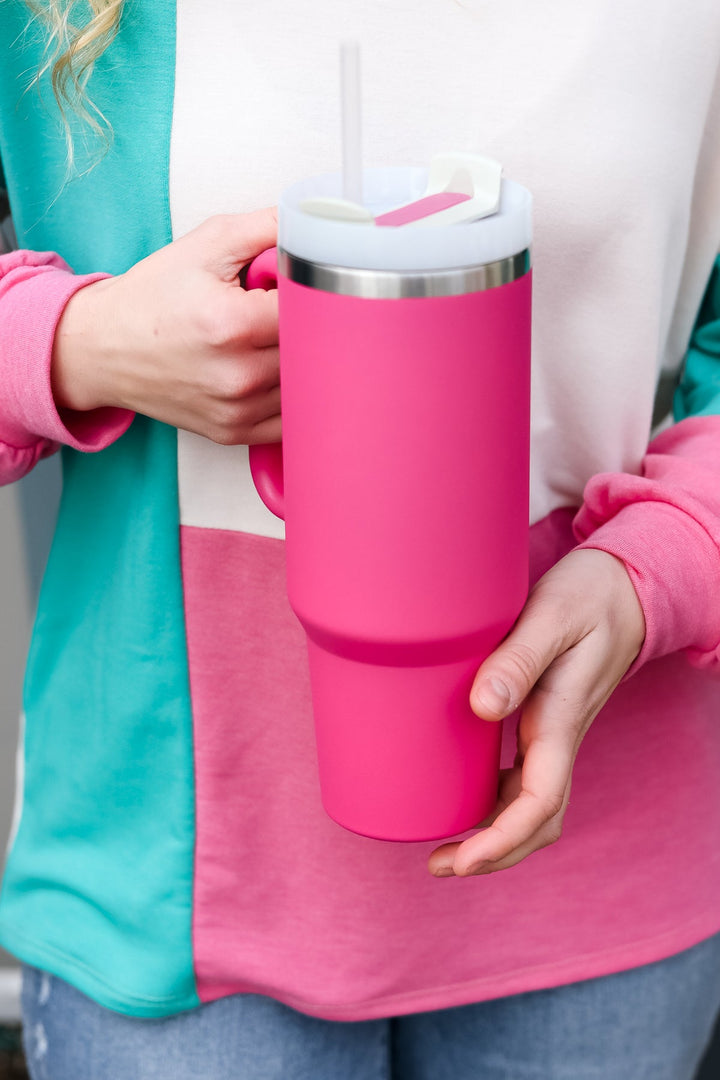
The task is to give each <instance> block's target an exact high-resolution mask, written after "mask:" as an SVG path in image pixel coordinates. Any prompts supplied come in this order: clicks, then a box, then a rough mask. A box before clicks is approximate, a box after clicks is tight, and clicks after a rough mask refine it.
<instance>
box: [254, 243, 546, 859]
mask: <svg viewBox="0 0 720 1080" xmlns="http://www.w3.org/2000/svg"><path fill="white" fill-rule="evenodd" d="M271 280H272V265H271V256H270V255H269V253H265V254H264V255H263V256H262V257H261V259H260V260H259V261H258V263H257V264H256V265H254V266H253V267H251V269H250V272H249V274H248V284H249V285H250V286H252V285H255V284H257V285H267V284H269V283H270V281H271ZM278 286H279V291H280V297H279V299H280V358H281V359H280V365H281V379H282V398H283V460H284V495H283V497H282V498H281V497H280V494H279V491H278V493H277V494H272V487H273V485H272V484H269V485H268V483H267V482H266V481H267V480H268V479H269V477H268V475H267V471H266V470H267V467H268V466H270V467H272V461H266V462H265V466H266V468H265V469H263V468H261V467H260V465H261V458H260V455H261V453H263V452H262V451H253V452H252V454H251V462H252V468H253V476H254V478H255V483H256V485H257V486H258V490H259V491H260V493H261V494H262V495H263V497H264V498H265V499H266V501H267V502H268V505H269V506H270V507H271V509H273V508H276V506H278V505H279V504H282V505H281V506H280V510H281V513H282V516H284V518H285V522H286V535H287V567H288V594H289V597H290V603H291V606H292V607H293V610H294V611H295V612H296V614H297V615H298V617H299V618H300V621H301V622H302V624H303V626H304V628H305V630H306V631H307V634H308V637H309V639H310V678H311V685H312V696H313V706H314V714H315V720H316V727H317V738H318V756H319V768H320V781H321V786H322V791H323V802H324V804H325V806H326V808H327V811H328V813H329V814H330V815H331V816H332V817H333V818H334V819H335V820H336V821H338V822H339V823H341V824H343V825H345V826H346V827H347V828H350V829H352V830H354V831H356V832H360V833H363V834H364V835H367V836H373V837H377V838H381V839H387V840H407V841H415V840H426V839H435V838H442V837H446V836H452V835H454V834H456V833H458V832H462V831H463V830H465V829H467V828H470V827H471V826H473V825H475V824H477V822H478V821H480V820H482V818H483V817H485V815H486V814H487V813H488V812H489V810H490V809H491V808H492V806H493V805H494V803H495V798H496V793H497V769H498V755H499V737H500V732H499V730H498V728H497V727H496V726H495V725H492V724H488V723H484V722H479V721H478V720H477V718H476V717H475V716H474V715H473V714H472V712H471V710H470V707H469V703H468V696H469V690H470V685H471V683H472V677H473V674H474V672H475V671H476V670H477V668H478V666H479V664H480V663H481V661H482V660H483V659H484V658H485V657H486V656H487V655H488V654H489V653H490V652H491V651H492V650H493V648H495V646H496V645H497V644H498V643H499V642H500V641H501V639H502V638H503V636H504V635H505V634H506V633H507V631H508V630H509V629H510V627H511V626H512V624H513V622H514V621H515V619H516V617H517V615H518V613H519V611H520V609H521V607H522V604H523V602H524V599H525V596H526V593H527V564H528V550H527V540H528V525H527V519H528V468H529V406H530V298H531V276H530V275H529V274H527V275H525V277H523V278H521V279H520V280H518V281H515V282H513V283H512V284H508V285H504V286H501V287H497V288H493V289H488V290H486V291H482V292H475V293H468V294H464V295H461V296H449V297H429V298H422V299H418V298H409V299H401V300H369V299H361V298H357V297H349V296H341V295H337V294H334V293H327V292H323V291H320V290H315V289H310V288H307V287H305V286H302V285H298V284H296V283H294V282H291V281H289V280H288V279H286V278H284V277H280V279H279V282H278ZM275 452H276V451H273V453H275ZM268 488H269V489H270V499H269V500H268Z"/></svg>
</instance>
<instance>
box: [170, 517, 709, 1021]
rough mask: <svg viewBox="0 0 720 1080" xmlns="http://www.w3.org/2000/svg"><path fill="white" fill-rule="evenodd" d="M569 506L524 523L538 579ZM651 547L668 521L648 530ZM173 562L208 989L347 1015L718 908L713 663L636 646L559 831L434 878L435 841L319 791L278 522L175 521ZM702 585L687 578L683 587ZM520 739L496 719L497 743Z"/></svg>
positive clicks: (632, 942)
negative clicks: (483, 868) (521, 855)
mask: <svg viewBox="0 0 720 1080" xmlns="http://www.w3.org/2000/svg"><path fill="white" fill-rule="evenodd" d="M571 519H572V512H571V511H568V512H565V511H557V512H556V513H555V514H553V515H552V516H551V517H550V518H548V519H546V520H545V521H544V522H542V523H540V524H539V525H537V526H535V527H534V528H533V529H532V532H531V553H532V577H533V579H534V578H536V577H537V576H538V575H539V574H540V573H541V572H543V571H544V570H545V569H546V568H548V567H549V566H550V565H551V564H552V563H554V562H555V561H557V559H558V558H560V557H561V556H562V555H563V554H564V553H565V552H566V551H567V550H568V549H569V548H570V547H571V546H572V544H573V537H572V533H571ZM653 553H654V557H655V559H657V558H658V556H659V555H660V557H661V556H662V537H661V536H659V535H657V534H653V533H652V532H648V533H646V557H647V558H648V559H652V558H653ZM182 565H183V576H184V583H185V595H186V604H187V631H188V649H189V662H190V682H191V691H192V698H193V712H194V725H195V754H196V784H197V846H196V880H195V914H194V927H193V933H194V949H195V961H196V973H197V980H198V990H199V994H200V996H201V998H202V999H203V1000H206V1001H208V1000H212V999H214V998H217V997H220V996H222V995H223V994H227V993H232V992H237V991H251V992H259V993H267V994H271V995H272V996H275V997H277V998H279V999H280V1000H282V1001H285V1002H287V1003H288V1004H290V1005H292V1006H294V1007H296V1008H299V1009H301V1010H303V1011H306V1012H308V1013H311V1014H314V1015H318V1016H324V1017H328V1018H330V1019H344V1020H359V1019H365V1018H371V1017H377V1016H387V1015H392V1014H398V1013H407V1012H411V1011H416V1010H424V1009H434V1008H442V1007H447V1006H451V1005H461V1004H465V1003H468V1002H471V1001H480V1000H484V999H487V998H491V997H495V996H500V995H503V994H512V993H520V992H522V991H525V990H532V989H537V988H541V987H545V986H553V985H560V984H562V983H565V982H571V981H574V980H577V979H582V978H588V977H591V976H595V975H602V974H606V973H608V972H611V971H617V970H621V969H623V968H628V967H632V966H635V965H637V964H642V963H648V962H650V961H653V960H656V959H660V958H661V957H664V956H667V955H669V954H670V953H672V952H676V951H679V950H680V949H683V948H685V947H687V946H690V945H692V944H694V943H695V942H697V941H699V940H701V939H702V938H704V937H707V936H708V935H710V934H711V933H714V932H715V931H717V930H718V929H720V908H719V907H718V903H717V897H718V895H719V894H720V850H719V849H718V846H717V843H716V841H715V839H714V838H715V837H716V836H717V835H718V831H719V830H720V800H719V799H718V797H717V785H718V777H720V744H719V742H718V739H717V719H718V715H720V682H718V681H717V680H714V679H712V678H711V677H709V676H708V675H707V673H705V672H702V671H698V670H694V669H693V668H691V667H689V666H688V665H687V663H686V661H685V658H684V657H682V656H679V655H676V656H672V657H669V658H668V659H667V660H665V661H662V662H658V663H648V664H646V665H645V666H644V667H643V668H642V669H641V670H640V671H639V672H638V673H637V674H636V675H635V676H634V677H633V678H632V679H631V680H629V681H628V682H627V683H625V684H624V685H623V686H621V687H620V689H619V690H618V691H617V692H616V694H615V695H614V696H613V698H612V699H611V701H610V703H609V704H608V705H607V706H606V707H605V709H604V710H603V711H602V713H601V714H600V716H599V717H598V719H597V720H596V721H595V723H594V725H593V727H592V728H591V730H590V732H589V734H588V736H587V738H586V739H585V742H584V744H583V747H582V748H581V750H580V754H579V757H578V760H577V764H576V768H575V779H574V784H573V795H572V799H571V802H570V808H569V810H568V814H567V818H566V826H565V833H564V836H563V838H562V839H561V841H560V842H559V843H558V844H557V845H555V846H554V847H552V848H548V849H545V850H544V851H542V852H539V853H538V854H536V855H533V856H532V857H531V858H530V859H529V860H527V861H526V862H524V863H522V864H521V865H520V866H517V867H515V868H514V869H512V870H510V871H506V872H503V873H500V874H495V875H492V876H491V877H481V878H474V879H472V878H471V879H466V880H454V879H443V880H438V879H435V878H433V877H431V876H430V875H429V873H428V871H427V869H426V861H427V856H428V854H429V852H430V851H431V850H432V848H433V846H435V845H433V844H392V843H382V842H378V841H376V840H370V839H366V838H364V837H361V836H357V835H354V834H353V833H351V832H348V831H347V830H345V829H342V828H340V827H339V826H337V825H335V824H334V823H333V822H332V821H331V820H330V819H329V818H328V817H327V815H326V814H325V813H324V812H323V809H322V805H321V801H320V793H319V786H318V780H317V771H316V770H317V765H316V756H315V741H314V736H313V720H312V712H311V706H310V690H309V683H308V674H307V659H306V646H305V635H304V634H303V632H302V630H301V628H300V626H299V624H298V622H297V620H296V619H295V617H294V615H293V614H292V612H291V611H290V608H289V606H288V604H287V600H286V596H285V582H284V545H283V543H282V541H278V540H270V539H265V538H261V537H256V536H251V535H247V534H243V533H233V532H226V531H223V530H211V529H208V530H205V529H196V528H184V529H183V530H182ZM701 594H702V595H701ZM706 599H707V597H706V596H705V593H704V590H703V589H702V585H701V584H699V583H696V587H695V594H694V600H693V601H692V604H693V605H696V604H699V603H700V602H705V601H706ZM646 614H649V616H650V619H651V621H652V618H653V613H652V611H650V612H649V613H648V612H646ZM659 617H660V618H662V617H663V610H662V608H661V609H660V611H659ZM719 636H720V635H719ZM512 743H513V724H512V722H510V723H508V725H507V732H506V738H505V750H504V757H505V761H506V763H508V762H510V761H511V760H512V754H513V745H512ZM668 777H674V778H675V781H674V782H672V783H668ZM695 821H702V823H703V824H702V828H700V829H697V828H695V827H694V825H693V823H694V822H695ZM503 927H505V928H508V929H507V932H504V931H503V930H502V928H503Z"/></svg>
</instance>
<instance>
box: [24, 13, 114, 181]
mask: <svg viewBox="0 0 720 1080" xmlns="http://www.w3.org/2000/svg"><path fill="white" fill-rule="evenodd" d="M27 3H28V7H29V8H30V9H31V11H32V12H33V14H34V15H35V17H36V18H38V19H41V20H42V21H43V22H44V23H46V25H47V28H48V30H49V35H48V40H47V44H46V46H45V60H44V62H43V65H42V67H41V69H40V71H39V72H38V73H37V76H36V78H35V80H34V82H36V83H37V82H38V81H39V80H40V79H41V78H42V77H43V76H44V75H46V74H47V73H49V74H50V82H51V85H52V89H53V94H54V95H55V99H56V101H57V103H58V106H59V108H60V114H61V116H62V120H63V124H64V126H65V137H66V139H67V144H68V168H69V169H72V165H73V158H74V148H73V140H72V135H71V131H70V124H69V121H68V112H71V113H75V115H76V116H78V117H80V119H81V120H83V121H84V122H85V123H86V124H87V125H88V126H89V127H90V128H91V129H92V130H93V131H94V132H95V134H96V135H98V136H100V138H101V139H102V141H103V142H104V144H105V149H107V148H108V147H109V145H110V139H111V135H112V131H111V128H110V125H109V123H108V121H107V119H106V117H105V116H104V115H103V113H102V111H101V110H100V109H99V108H98V106H97V105H95V103H94V102H93V101H92V100H91V98H90V97H89V96H88V94H87V92H86V86H87V81H88V79H89V78H90V75H91V74H92V69H93V65H94V64H95V61H96V60H97V59H98V58H99V57H100V56H102V54H103V53H104V52H105V50H106V49H107V47H108V46H109V45H110V44H111V42H112V41H113V39H114V37H115V35H116V34H117V32H118V28H119V26H120V17H121V15H122V8H123V4H124V0H86V3H85V4H84V5H83V6H85V7H86V6H87V4H89V6H90V9H91V16H90V19H89V20H88V19H87V18H85V20H84V21H83V22H81V23H80V25H77V24H76V22H75V20H74V18H73V16H74V15H75V12H76V9H77V7H78V5H79V0H27Z"/></svg>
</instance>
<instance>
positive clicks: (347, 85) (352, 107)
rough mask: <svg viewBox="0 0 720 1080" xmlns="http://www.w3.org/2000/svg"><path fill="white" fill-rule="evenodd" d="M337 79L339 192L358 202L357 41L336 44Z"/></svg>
mask: <svg viewBox="0 0 720 1080" xmlns="http://www.w3.org/2000/svg"><path fill="white" fill-rule="evenodd" d="M340 82H341V87H342V145H343V195H344V197H345V198H346V199H349V200H350V202H355V203H360V204H362V201H363V192H362V141H361V128H360V45H359V43H358V42H357V41H344V42H343V43H342V45H341V46H340Z"/></svg>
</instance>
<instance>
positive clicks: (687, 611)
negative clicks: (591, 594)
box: [576, 502, 720, 675]
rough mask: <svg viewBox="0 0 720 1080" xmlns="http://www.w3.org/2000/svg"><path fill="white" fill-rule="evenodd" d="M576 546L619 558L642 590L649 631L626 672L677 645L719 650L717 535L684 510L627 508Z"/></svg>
mask: <svg viewBox="0 0 720 1080" xmlns="http://www.w3.org/2000/svg"><path fill="white" fill-rule="evenodd" d="M576 521H577V519H576ZM578 547H579V548H595V549H597V550H599V551H606V552H608V554H610V555H614V556H615V557H616V558H618V559H620V560H621V561H622V562H623V563H624V565H625V567H626V569H627V572H628V574H629V575H630V579H631V581H632V583H633V585H634V587H635V591H636V592H637V594H638V598H639V600H640V604H641V606H642V609H643V613H644V615H645V626H646V633H645V641H644V643H643V646H642V649H641V650H640V653H639V655H638V657H637V659H636V660H635V662H634V664H633V665H632V667H631V668H630V671H629V672H628V675H632V674H633V673H634V672H635V671H637V669H638V668H639V667H641V666H642V665H643V664H644V663H646V662H647V661H648V660H654V659H656V658H657V657H659V656H666V655H667V654H668V653H672V652H675V651H677V650H678V649H687V648H692V650H693V652H694V653H696V654H697V655H700V654H702V653H705V652H707V651H710V650H714V649H715V647H716V646H717V623H718V604H719V603H720V557H719V555H718V548H717V545H716V544H715V542H714V540H713V538H712V537H711V536H710V535H709V533H708V532H707V531H706V530H705V528H704V527H703V526H702V525H701V524H700V523H699V522H698V521H696V520H695V519H694V518H693V517H691V516H690V515H689V514H687V513H686V512H685V511H683V510H680V509H678V508H677V507H676V506H673V505H671V504H670V503H665V502H638V503H634V504H632V505H630V506H625V507H624V508H623V509H621V510H619V511H618V512H617V513H616V514H615V515H614V517H612V518H611V519H610V520H609V521H607V522H606V523H605V524H604V525H601V526H600V527H599V528H597V529H596V530H595V531H594V532H593V533H592V534H591V535H590V536H589V537H588V538H587V539H586V540H584V541H583V542H582V543H580V544H579V545H578Z"/></svg>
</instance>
